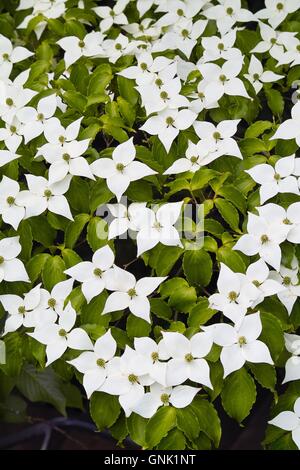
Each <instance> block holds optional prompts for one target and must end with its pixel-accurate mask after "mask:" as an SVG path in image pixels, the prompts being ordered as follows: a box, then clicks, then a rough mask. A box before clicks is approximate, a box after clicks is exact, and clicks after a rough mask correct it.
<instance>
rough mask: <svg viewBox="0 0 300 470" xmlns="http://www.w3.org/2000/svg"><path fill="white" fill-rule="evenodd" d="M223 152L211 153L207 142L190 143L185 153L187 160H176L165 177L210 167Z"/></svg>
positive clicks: (165, 173)
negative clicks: (206, 166)
mask: <svg viewBox="0 0 300 470" xmlns="http://www.w3.org/2000/svg"><path fill="white" fill-rule="evenodd" d="M221 154H222V151H213V152H210V150H209V149H208V146H207V144H206V142H205V141H201V140H200V141H199V142H198V144H194V143H193V142H189V144H188V148H187V150H186V153H185V158H179V159H178V160H176V161H175V162H174V163H173V164H172V165H171V166H170V167H169V168H168V169H167V170H166V171H165V172H164V175H176V174H178V173H183V172H185V171H191V172H193V173H195V172H196V171H198V170H199V169H200V168H201V167H202V166H205V165H208V164H209V163H211V162H212V161H213V160H216V159H217V158H218V157H219V156H221Z"/></svg>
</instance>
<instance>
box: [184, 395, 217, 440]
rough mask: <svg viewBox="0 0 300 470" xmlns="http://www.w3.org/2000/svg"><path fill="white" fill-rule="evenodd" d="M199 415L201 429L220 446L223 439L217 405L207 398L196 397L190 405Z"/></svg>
mask: <svg viewBox="0 0 300 470" xmlns="http://www.w3.org/2000/svg"><path fill="white" fill-rule="evenodd" d="M190 406H191V408H192V410H193V411H194V413H195V414H196V416H197V419H198V423H199V430H201V431H203V432H204V433H205V434H206V435H207V436H208V437H209V438H210V439H211V440H212V441H213V443H214V445H215V447H218V446H219V443H220V439H221V433H222V430H221V423H220V419H219V416H218V413H217V412H216V410H215V407H214V406H213V405H212V403H210V402H209V401H207V400H204V399H203V398H200V397H196V398H195V399H194V400H193V402H192V404H191V405H190Z"/></svg>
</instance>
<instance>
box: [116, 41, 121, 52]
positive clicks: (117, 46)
mask: <svg viewBox="0 0 300 470" xmlns="http://www.w3.org/2000/svg"><path fill="white" fill-rule="evenodd" d="M115 49H117V51H121V50H122V44H120V43H119V42H117V44H116V45H115Z"/></svg>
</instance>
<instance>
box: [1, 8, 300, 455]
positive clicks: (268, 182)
mask: <svg viewBox="0 0 300 470" xmlns="http://www.w3.org/2000/svg"><path fill="white" fill-rule="evenodd" d="M129 1H130V0H117V1H116V2H115V5H114V6H113V7H112V8H111V7H108V6H99V7H95V8H93V10H94V12H95V13H96V15H97V18H98V20H99V25H97V28H96V29H97V30H95V31H94V30H92V31H91V32H89V33H88V34H86V35H85V36H84V37H77V36H75V35H69V36H66V37H64V38H62V39H60V40H59V41H57V46H56V47H57V48H58V49H59V50H60V51H61V50H62V51H63V58H64V66H63V67H64V70H63V72H60V73H61V76H60V77H58V78H65V77H69V76H70V72H71V70H72V65H73V64H75V63H76V62H77V61H79V59H80V58H90V59H101V60H104V59H107V60H108V62H110V63H111V64H116V63H117V61H118V60H119V59H121V58H126V57H127V56H132V59H133V60H132V63H133V65H129V66H128V65H125V66H124V67H120V68H118V72H117V74H118V75H119V76H120V77H125V78H127V79H130V80H134V83H135V89H136V90H137V92H138V94H139V97H140V100H141V107H142V108H143V109H144V111H145V122H143V123H142V125H140V128H139V131H144V132H145V133H146V134H150V135H151V136H157V137H158V139H159V140H160V141H161V143H162V144H163V146H164V148H165V150H166V152H169V151H170V149H171V147H172V144H173V143H174V141H175V139H176V138H177V137H178V136H179V134H180V132H181V131H186V130H189V132H188V133H187V135H188V137H189V138H188V139H187V140H188V147H187V150H186V154H185V156H183V155H181V158H178V159H177V160H175V161H173V163H172V164H171V165H170V166H169V168H167V169H166V170H165V171H164V172H162V173H163V174H164V175H174V174H180V173H185V172H192V173H195V172H196V171H198V170H199V169H200V168H202V167H203V166H206V165H209V164H210V163H212V162H214V161H215V160H217V159H218V158H220V157H222V156H231V157H236V158H238V159H241V160H242V159H243V156H242V153H241V150H240V148H239V145H238V143H237V139H236V138H235V137H234V136H235V135H236V134H237V132H238V126H239V124H240V121H241V120H240V119H232V120H224V119H220V121H218V124H217V125H214V124H213V123H211V122H209V121H208V120H205V119H208V118H206V117H205V114H204V117H203V116H202V115H201V114H200V113H202V112H203V111H204V112H205V111H207V110H212V109H217V108H219V107H220V104H219V102H220V100H221V99H222V98H223V97H226V96H227V97H228V96H229V97H230V96H231V97H232V96H237V97H243V98H245V99H247V100H249V101H248V102H249V103H251V102H252V101H253V99H254V98H255V97H256V95H257V94H259V93H260V92H261V90H262V89H263V88H264V85H265V84H268V83H271V82H277V81H280V80H282V79H283V78H284V76H283V75H280V74H276V73H274V72H273V71H271V70H268V63H266V64H265V63H263V62H262V61H260V60H259V59H258V58H257V55H258V56H259V54H262V53H265V52H269V54H270V56H271V57H272V58H273V59H275V61H276V65H277V66H280V65H283V64H289V65H290V67H294V66H295V65H299V64H300V61H299V57H300V55H299V51H300V41H299V39H298V38H297V37H296V36H297V34H296V33H295V32H290V31H278V30H277V28H278V26H279V25H280V24H281V23H282V22H283V21H284V20H285V18H286V17H287V15H288V14H290V13H293V12H295V11H296V10H297V9H298V8H300V1H299V0H281V1H280V2H277V1H273V0H265V6H266V8H264V9H262V10H260V11H259V12H258V13H256V14H253V13H251V12H250V11H248V10H246V9H244V8H242V2H241V0H217V2H214V3H217V4H216V5H215V4H213V2H211V1H209V0H198V1H195V0H137V2H136V5H137V10H138V12H139V15H140V21H139V22H136V23H131V24H129V22H128V18H127V16H126V8H127V6H128V4H129ZM78 8H84V3H83V2H82V1H79V2H78ZM27 9H29V10H30V13H29V14H28V15H27V16H25V18H24V20H23V21H22V22H21V24H19V25H18V28H19V29H25V28H27V26H28V25H29V23H30V22H31V20H33V19H34V21H36V23H35V25H34V31H35V34H36V36H37V38H40V37H41V36H42V34H43V32H44V31H45V29H46V28H47V25H48V20H49V21H50V20H55V19H57V18H60V17H62V16H63V15H64V14H65V12H66V10H67V6H66V0H21V1H20V4H19V7H18V10H21V11H22V10H27ZM149 11H151V12H152V13H154V15H153V14H152V13H151V15H149V17H147V12H149ZM156 14H157V17H156V16H155V15H156ZM153 16H154V18H153ZM210 20H215V22H216V27H217V33H216V35H214V36H209V37H206V36H205V34H204V33H205V30H206V27H207V26H208V24H209V21H210ZM263 20H264V21H267V22H268V24H267V23H266V22H263ZM251 21H253V22H258V24H259V28H260V35H261V39H262V40H261V41H260V42H259V43H258V44H257V45H256V46H255V47H254V48H253V49H252V50H251V53H250V60H249V61H248V59H247V60H245V59H246V58H245V56H244V55H243V54H242V52H241V50H240V49H239V48H238V47H236V42H237V33H238V31H239V30H240V29H241V28H243V26H244V24H245V23H247V22H251ZM89 26H91V24H89ZM113 26H117V27H118V29H117V30H116V31H119V30H120V31H121V32H119V33H117V35H114V36H113V37H114V39H112V38H111V37H110V36H109V35H108V31H109V30H110V28H111V27H113ZM200 45H201V46H200ZM58 46H59V47H58ZM196 47H201V48H202V52H201V58H200V59H199V60H198V62H197V63H196V64H195V63H192V62H190V57H191V55H192V52H193V50H194V49H195V48H196ZM166 51H168V52H170V51H171V52H172V54H169V53H168V54H166V55H167V56H166V55H162V54H163V53H165V52H166ZM174 51H177V52H176V54H177V53H179V54H180V55H176V54H175V53H174ZM33 55H34V53H33V52H32V51H29V50H27V49H26V48H25V47H21V46H16V47H14V45H13V44H12V43H11V41H10V40H9V39H7V38H6V37H4V36H2V35H0V56H1V57H0V118H1V120H2V121H3V125H2V127H1V129H0V142H1V143H2V146H1V150H0V167H2V166H4V165H6V164H8V163H10V162H13V161H14V160H16V159H18V158H19V157H20V156H19V155H18V149H19V148H20V146H21V145H22V144H25V145H27V144H28V143H30V142H32V141H33V140H34V139H36V138H41V139H42V142H43V143H42V145H41V146H39V147H38V148H36V153H35V160H36V161H38V162H39V161H43V164H45V168H47V173H46V176H47V177H45V176H40V175H39V174H38V173H37V174H26V175H25V177H26V181H22V183H21V185H20V184H19V183H18V182H17V181H15V180H13V179H11V178H9V177H7V176H3V178H2V181H1V182H0V214H1V216H2V220H3V222H4V223H6V224H8V225H10V226H11V227H12V228H13V229H14V230H17V229H18V227H19V225H20V223H21V221H22V220H24V219H28V218H31V217H34V216H38V215H40V214H43V213H44V212H45V211H47V210H48V211H50V212H52V213H54V214H58V215H60V216H63V217H65V218H67V219H69V220H71V221H72V220H73V214H72V212H71V209H70V206H69V202H68V199H67V197H66V193H67V191H68V190H69V187H70V183H71V181H72V178H73V177H74V176H77V177H78V176H79V177H81V178H87V179H90V180H95V179H96V178H100V179H102V180H106V184H107V187H108V189H109V190H110V191H111V192H112V193H113V194H114V195H115V196H116V200H117V204H109V205H108V208H109V210H110V212H111V214H112V215H113V216H114V217H115V219H114V220H113V221H112V222H111V224H110V225H109V233H108V238H109V240H113V239H114V238H116V237H118V236H120V235H122V234H124V233H126V232H127V231H128V230H130V231H132V232H135V233H136V234H137V235H136V244H137V256H138V257H139V256H141V255H142V254H145V253H146V252H147V251H148V250H151V249H152V248H154V247H155V246H156V245H157V244H158V243H161V244H162V245H165V246H173V247H174V246H177V247H181V248H183V244H182V241H181V239H180V235H179V232H178V230H177V229H176V226H175V224H176V222H177V221H178V219H179V217H180V214H181V210H182V207H183V203H184V201H183V200H182V201H179V202H169V203H167V202H165V203H163V204H161V205H160V206H157V208H156V209H150V208H148V207H147V202H139V203H132V204H131V205H130V206H129V207H128V208H127V207H125V205H123V204H121V203H120V201H121V198H122V196H123V195H124V194H125V192H126V191H127V189H128V188H129V187H130V184H131V183H132V182H135V181H137V180H141V179H143V178H146V177H150V178H151V177H152V176H153V175H157V172H156V171H154V170H153V169H152V168H150V167H149V166H148V165H146V164H145V163H142V162H140V161H138V156H137V154H136V148H135V146H134V142H133V138H130V139H129V140H127V141H125V142H122V143H121V144H120V145H118V146H116V147H115V148H114V150H113V152H112V155H111V158H109V157H108V156H107V154H105V156H100V158H97V159H95V160H94V161H93V162H92V163H89V162H88V160H87V158H86V157H85V156H84V155H85V154H86V153H87V151H88V149H89V148H90V147H91V140H90V139H81V138H80V135H81V130H82V129H81V124H82V119H83V118H80V119H76V120H74V121H72V122H71V123H70V124H69V125H67V126H66V127H65V126H63V125H62V122H63V121H62V116H63V114H64V113H65V112H66V111H67V110H68V106H67V104H66V103H65V102H64V91H62V92H61V97H60V96H58V95H57V94H56V90H55V88H52V85H51V80H52V78H53V77H51V75H50V74H49V76H48V84H47V85H45V87H44V90H43V97H42V98H40V99H39V100H38V102H37V103H35V100H33V98H35V97H36V95H37V94H38V91H36V90H35V89H31V88H29V87H28V86H27V82H28V80H29V77H30V69H27V70H25V71H23V72H22V73H20V74H19V75H17V76H16V78H14V79H11V78H10V77H11V74H12V71H13V67H14V64H16V63H19V62H21V61H25V60H27V59H29V58H30V57H32V56H33ZM169 57H172V58H169ZM182 57H185V59H186V60H185V59H183V58H182ZM220 59H221V60H220ZM247 61H248V62H249V63H248V62H247ZM124 63H126V62H124ZM129 64H131V62H129ZM245 65H246V66H247V71H248V72H247V73H244V71H245ZM91 72H92V69H90V70H89V73H91ZM13 76H14V77H15V74H13ZM195 81H196V84H197V85H196V88H197V91H193V92H191V91H190V89H189V87H188V86H187V85H188V84H191V83H195ZM108 88H109V87H108ZM39 91H40V90H39ZM113 92H114V90H113V89H111V90H110V89H107V90H106V93H107V98H108V100H112V99H113V98H112V94H113ZM223 99H225V98H223ZM32 100H33V101H32ZM30 102H31V103H30ZM32 102H33V103H35V104H34V105H33V104H32ZM71 120H72V118H71ZM141 134H142V135H143V132H141ZM190 137H191V139H190ZM274 139H276V140H277V139H285V140H291V139H295V140H296V143H297V144H298V146H300V103H297V104H295V106H294V107H293V109H292V118H291V119H288V120H287V121H285V122H283V123H282V124H281V125H280V126H279V127H278V129H277V130H276V132H275V133H274V134H273V136H272V138H271V140H274ZM3 147H4V148H3ZM136 158H137V159H136ZM253 161H254V159H253ZM265 161H266V163H263V164H261V163H260V164H258V165H254V166H252V167H251V168H250V169H248V170H247V171H246V172H247V173H248V174H249V175H250V176H251V178H252V179H253V180H254V182H256V183H258V184H259V185H260V188H259V193H260V203H261V206H259V207H257V208H256V213H252V212H249V214H248V222H247V233H246V234H243V235H242V236H241V237H240V238H239V239H238V240H237V242H236V244H235V245H234V248H233V249H234V250H238V251H240V252H242V253H244V254H245V255H247V256H255V255H257V258H256V260H255V261H254V262H253V263H252V264H250V266H249V267H248V268H247V270H246V272H245V274H242V273H237V272H233V271H232V270H231V269H230V268H229V267H228V266H226V264H223V263H221V268H220V275H219V278H218V282H217V287H218V293H215V294H213V295H211V296H209V305H210V307H211V308H212V309H214V310H217V311H219V312H222V314H223V315H224V316H225V317H226V319H228V320H229V321H230V322H231V323H232V324H230V323H223V322H219V323H215V324H211V325H209V326H202V327H201V329H202V330H203V331H201V332H197V333H195V334H193V336H191V338H190V339H188V338H187V337H186V336H184V335H183V334H181V333H178V332H171V331H167V332H164V331H162V339H160V340H159V342H158V343H157V342H156V341H154V340H153V339H151V338H145V337H142V338H135V339H134V343H133V346H134V347H133V348H131V347H129V346H126V348H125V351H124V352H123V353H121V352H120V351H118V348H117V343H116V341H115V339H114V338H113V336H112V333H111V331H110V330H108V331H107V332H106V333H105V334H104V335H103V336H101V337H100V338H98V339H97V340H96V342H95V344H93V342H92V341H91V339H90V338H89V335H88V333H87V332H86V331H85V330H84V329H83V328H78V327H74V326H75V324H76V320H77V313H76V311H75V309H74V308H73V306H72V305H71V302H70V301H69V299H68V297H69V295H70V294H71V292H72V289H73V284H74V282H75V281H76V282H78V283H79V284H80V285H81V290H82V293H83V295H84V297H85V299H86V301H87V303H89V302H90V301H91V300H92V299H94V298H95V297H96V296H98V295H99V294H101V293H102V292H103V291H104V290H107V291H109V292H110V294H109V295H108V297H107V300H106V303H105V306H104V309H103V311H102V312H99V315H100V314H102V315H105V314H108V313H111V312H118V311H123V310H125V309H129V311H130V312H131V313H132V314H133V315H134V316H136V317H139V318H142V319H143V320H145V321H146V322H148V323H151V318H150V302H149V299H148V297H149V296H150V295H152V294H153V293H154V292H155V291H156V290H157V288H158V287H159V286H160V284H161V283H163V282H164V281H165V279H166V277H144V278H142V279H139V280H136V278H135V276H134V275H133V274H131V273H130V272H128V271H127V270H125V269H121V268H120V267H118V266H116V265H115V264H114V262H115V254H114V251H113V250H112V248H111V246H110V245H108V244H107V245H105V246H104V247H102V248H100V249H99V250H97V251H95V253H94V255H93V257H92V260H91V261H82V262H79V263H77V264H75V265H73V266H72V267H70V268H69V269H67V270H66V271H65V274H67V275H68V276H69V277H70V279H67V280H66V281H63V282H60V283H58V284H56V285H55V286H54V288H53V290H52V291H51V292H48V291H47V290H46V289H44V288H43V287H42V285H41V284H38V285H36V286H34V287H33V288H32V289H31V290H30V291H29V292H27V293H25V294H24V296H23V297H20V296H18V295H14V294H5V295H1V296H0V302H1V303H2V305H3V307H4V309H5V311H6V312H7V314H8V316H7V319H6V322H5V328H4V335H6V334H8V333H11V332H13V331H16V330H17V329H19V328H20V327H22V326H23V327H25V328H26V329H30V331H29V332H28V334H29V335H30V336H32V337H33V338H34V339H36V340H37V341H39V342H40V343H42V344H44V345H46V355H47V365H49V364H51V363H53V362H54V361H55V360H57V359H58V358H60V357H61V356H62V355H63V354H64V353H65V351H66V350H67V348H70V349H72V350H77V351H83V352H82V353H81V354H80V355H79V356H78V357H76V358H75V359H73V360H70V361H68V362H69V363H70V364H72V365H73V366H74V367H75V368H76V369H77V370H78V371H79V372H80V373H82V374H83V386H84V388H85V390H86V393H87V396H88V397H90V396H91V395H92V393H93V392H94V391H102V392H105V393H108V394H111V395H117V396H119V402H120V404H121V406H122V407H123V409H124V411H125V414H126V416H129V415H130V414H131V413H132V412H135V413H138V414H139V415H141V416H143V417H145V418H149V417H151V416H153V415H154V414H155V412H156V411H157V409H158V408H159V407H160V406H163V405H169V404H170V405H172V406H174V407H177V408H182V407H186V406H187V405H188V404H190V403H191V402H192V400H193V398H194V397H195V395H196V394H197V393H198V391H199V390H200V388H198V387H196V386H190V385H187V384H186V382H187V381H191V382H193V383H194V384H197V385H203V386H205V387H209V388H212V383H211V379H210V368H209V365H208V362H207V360H206V359H205V358H206V356H207V355H208V354H209V352H210V351H211V348H212V347H213V344H215V345H218V346H219V347H221V354H220V360H221V363H222V366H223V369H224V377H227V376H228V375H229V374H231V373H232V372H234V371H237V370H239V369H240V368H242V367H243V366H244V364H245V362H249V363H264V364H273V359H272V357H271V355H270V351H269V349H268V347H267V345H266V344H265V343H264V342H262V341H261V340H260V339H259V337H260V335H261V333H262V322H261V318H260V313H259V312H258V311H257V310H259V305H260V304H261V303H262V302H263V301H264V299H265V298H266V297H269V296H275V295H276V296H277V297H278V299H279V300H280V302H281V303H282V304H283V305H284V306H285V308H286V310H287V312H288V314H289V315H290V314H291V312H292V309H293V307H294V304H295V302H296V300H297V299H298V297H299V296H300V285H299V278H298V273H299V264H298V261H297V258H296V257H295V256H294V257H293V260H292V262H291V264H290V265H289V266H286V265H285V264H283V256H282V250H281V244H282V243H284V242H286V241H288V242H290V243H292V244H299V243H300V202H294V203H291V204H289V205H288V207H286V206H285V207H282V206H281V205H279V204H276V203H274V202H273V203H269V204H267V205H263V204H264V203H265V202H266V201H268V200H269V199H271V198H273V197H274V196H277V195H278V194H283V193H293V194H295V195H298V196H299V195H300V191H299V188H300V165H299V162H298V159H297V157H296V156H295V155H294V154H293V155H290V156H287V157H283V158H278V159H276V163H274V162H273V160H272V164H271V162H270V161H268V160H267V158H266V160H265ZM273 163H274V164H273ZM165 168H166V167H165ZM248 168H249V167H248ZM25 185H26V186H25ZM20 252H21V245H20V243H19V237H9V238H4V239H2V240H0V279H1V281H2V280H4V281H9V282H12V281H25V282H30V281H29V278H28V276H27V273H26V270H25V268H24V265H23V263H22V262H21V261H20V260H19V259H17V256H18V255H19V254H20ZM268 265H269V266H270V267H271V268H273V270H270V269H269V267H268ZM199 269H201V266H199ZM253 312H254V313H253ZM285 340H286V349H287V351H288V352H289V353H290V354H291V357H290V358H289V359H288V361H287V363H286V375H285V379H284V382H288V381H293V380H299V379H300V336H297V335H296V334H285ZM116 354H117V355H116ZM299 400H300V398H298V400H297V401H296V403H295V408H294V412H292V411H286V412H283V413H281V414H280V415H279V416H278V417H276V418H274V419H273V420H272V421H270V423H271V424H273V425H275V426H278V427H281V428H282V429H285V430H287V431H292V437H293V439H294V441H295V443H296V444H297V446H298V447H299V448H300V408H299V406H300V402H299Z"/></svg>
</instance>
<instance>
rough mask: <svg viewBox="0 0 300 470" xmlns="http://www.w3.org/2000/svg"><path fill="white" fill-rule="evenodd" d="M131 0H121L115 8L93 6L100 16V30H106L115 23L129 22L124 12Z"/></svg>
mask: <svg viewBox="0 0 300 470" xmlns="http://www.w3.org/2000/svg"><path fill="white" fill-rule="evenodd" d="M128 1H129V0H121V1H120V0H119V1H118V2H117V3H116V4H115V5H114V7H113V8H110V7H107V6H105V7H96V8H93V10H94V12H95V13H97V15H98V16H100V18H103V19H102V20H101V21H100V25H99V27H100V30H101V31H103V32H105V31H107V30H108V29H110V28H111V27H112V25H113V24H116V25H124V24H127V23H128V20H127V17H126V15H125V14H124V13H123V11H124V9H125V8H126V6H127V4H128Z"/></svg>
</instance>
